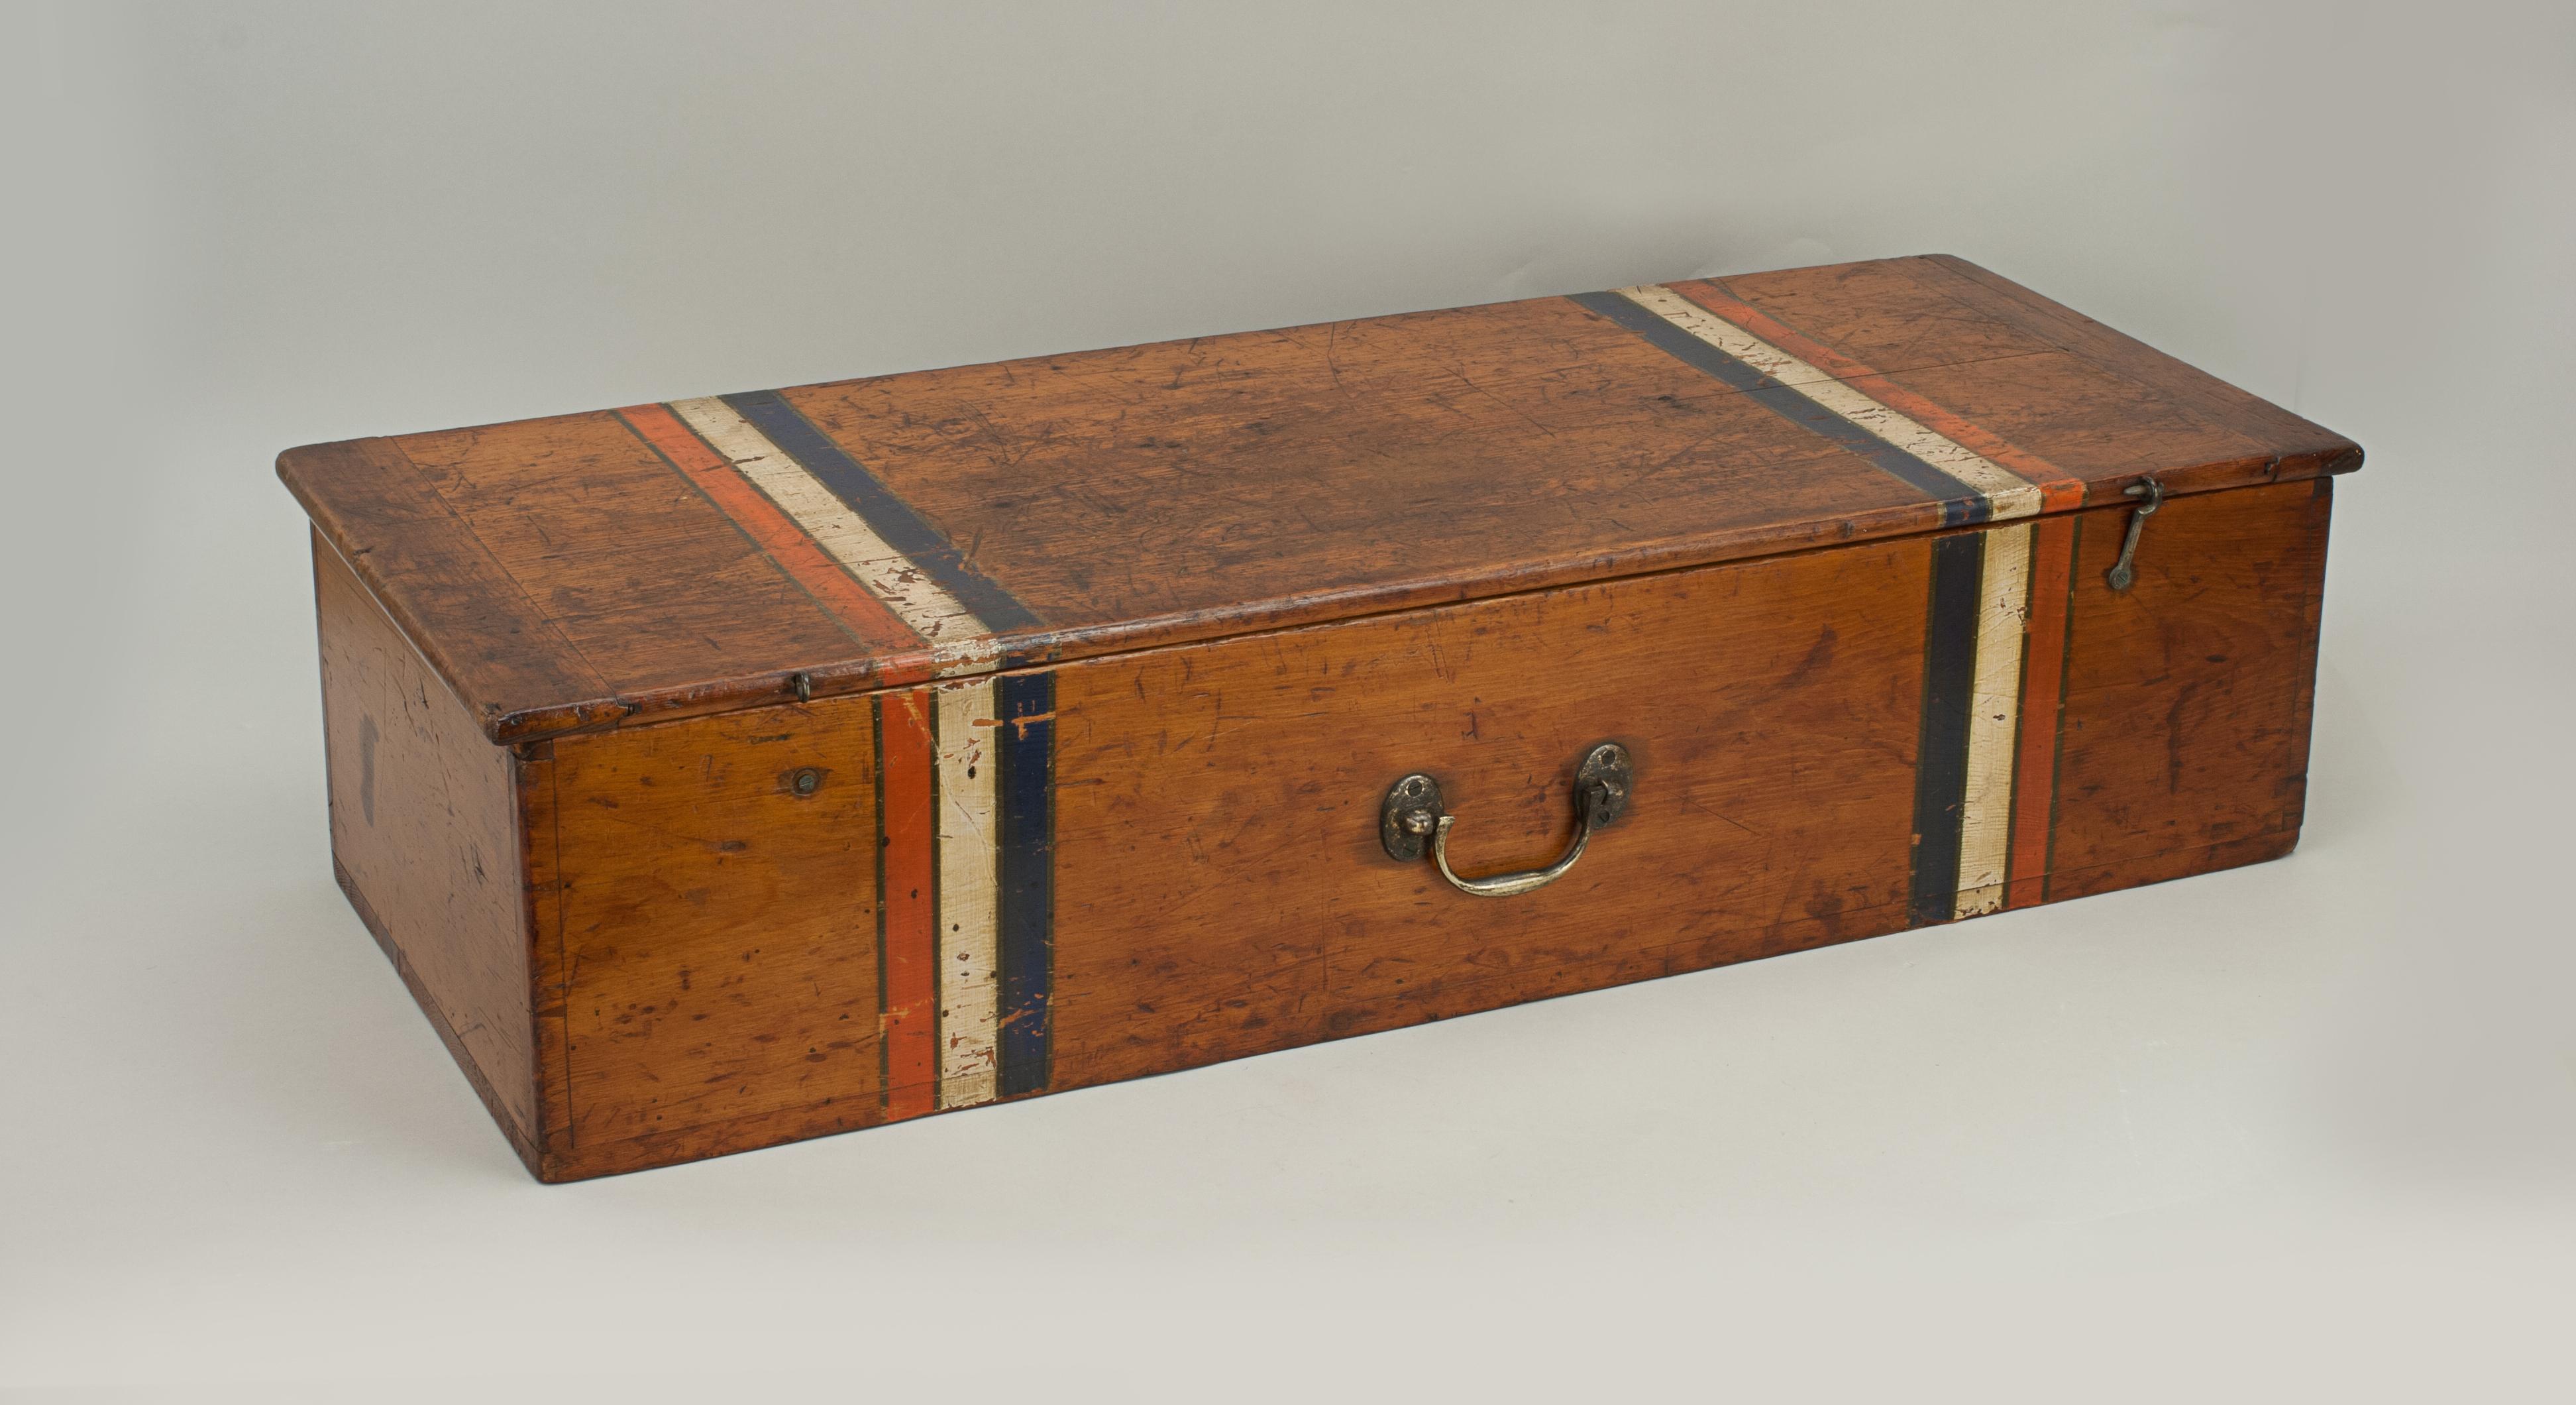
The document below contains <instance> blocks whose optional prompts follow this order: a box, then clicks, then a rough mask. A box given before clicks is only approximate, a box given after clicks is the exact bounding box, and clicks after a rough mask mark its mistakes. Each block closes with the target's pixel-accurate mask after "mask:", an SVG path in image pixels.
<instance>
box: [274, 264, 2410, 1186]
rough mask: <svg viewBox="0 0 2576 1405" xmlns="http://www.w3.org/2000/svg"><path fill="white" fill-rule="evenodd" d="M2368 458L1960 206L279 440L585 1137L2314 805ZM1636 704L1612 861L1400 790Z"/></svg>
mask: <svg viewBox="0 0 2576 1405" xmlns="http://www.w3.org/2000/svg"><path fill="white" fill-rule="evenodd" d="M2359 459H2360V454H2359V450H2358V449H2356V448H2354V447H2353V446H2352V445H2351V444H2350V443H2349V442H2348V441H2346V440H2344V439H2342V438H2341V437H2339V436H2336V435H2334V434H2332V433H2330V432H2328V431H2325V430H2323V429H2320V428H2318V427H2316V426H2314V425H2311V424H2308V423H2307V422H2306V421H2304V420H2302V419H2300V418H2298V417H2297V416H2295V415H2293V414H2290V413H2289V412H2287V411H2284V410H2281V409H2279V408H2277V407H2274V406H2271V405H2268V404H2265V403H2263V402H2262V401H2260V400H2257V399H2255V398H2254V397H2251V396H2248V395H2246V394H2244V393H2243V392H2241V391H2238V390H2235V389H2233V388H2232V387H2229V386H2226V385H2224V384H2223V383H2221V382H2219V381H2217V380H2215V379H2213V378H2211V377H2208V376H2206V375H2204V374H2202V373H2200V372H2198V371H2196V370H2193V369H2192V368H2190V367H2188V366H2185V365H2182V364H2181V363H2179V362H2176V361H2174V360H2172V359H2171V358H2168V357H2165V356H2162V355H2161V354H2159V353H2157V352H2155V351H2153V350H2152V349H2150V348H2147V347H2145V346H2143V345H2142V344H2140V343H2138V342H2136V341H2134V340H2131V339H2129V338H2127V337H2124V336H2122V335H2121V334H2119V333H2117V332H2114V331H2112V330H2111V329H2109V328H2106V327H2103V326H2101V325H2100V324H2099V323H2095V322H2093V321H2091V320H2090V319H2087V318H2084V317H2082V316H2081V315H2079V314H2077V313H2074V312H2072V311H2070V310H2068V309H2066V308H2063V307H2060V306H2058V305H2057V304H2055V303H2052V302H2050V301H2048V300H2047V299H2045V298H2043V297H2040V296H2039V295H2038V294H2035V293H2032V292H2030V291H2029V290H2027V289H2023V288H2020V287H2017V286H2016V285H2013V284H2011V283H2010V282H2008V281H2006V280H2003V279H2001V278H1998V277H1996V276H1995V275H1993V274H1991V273H1989V272H1987V271H1985V270H1982V269H1978V268H1976V267H1974V266H1973V265H1969V264H1965V263H1963V262H1961V261H1958V260H1955V259H1948V258H1942V257H1931V258H1920V259H1893V260H1881V261H1875V262H1870V263H1861V264H1848V265H1841V266H1837V267H1831V268H1817V269H1797V270H1788V271H1784V272H1778V273H1766V274H1755V275H1747V276H1742V277H1734V278H1725V279H1717V280H1695V281H1685V282H1681V283H1675V284H1670V285H1660V286H1653V287H1642V288H1636V289H1627V290H1620V291H1617V292H1613V293H1601V294H1581V295H1577V296H1573V297H1566V298H1542V299H1533V300H1529V301H1526V302H1518V303H1507V304H1498V305H1494V306H1488V307H1479V308H1467V309H1459V310H1454V311H1447V312H1434V313H1418V314H1410V315H1405V316H1396V317H1385V318H1372V319H1363V320H1360V321H1354V322H1346V323H1338V324H1333V325H1329V326H1320V327H1309V328H1291V329H1287V330H1284V331H1275V332H1260V333H1247V334H1240V335H1234V336H1224V337H1208V338H1201V339H1197V340H1193V341H1188V342H1174V343H1166V344H1160V345H1155V346H1146V347H1130V348H1122V349H1116V350H1110V351H1098V352H1083V353H1075V354H1069V355H1063V356H1051V357H1039V358H1032V359H1029V360H1025V361H1019V362H1011V363H1005V364H1001V365H994V366H977V367H965V368H958V369H952V370H945V371H930V372H920V373H914V374H908V375H900V376H888V377H879V378H875V379H870V380H861V381H849V382H840V383H835V384H829V385H819V386H807V387H801V388H794V389H789V390H785V391H758V392H743V393H738V394H730V395H724V396H716V397H700V398H696V399H684V400H679V401H673V402H666V403H662V404H655V405H639V406H629V407H626V408H623V409H619V410H615V411H606V412H599V413H592V414H580V415H567V416H560V417H556V418H551V419H543V420H532V421H526V422H522V423H517V424H509V425H498V426H488V427H484V428H480V429H468V430H454V431H442V432H437V433H426V434H414V435H408V436H402V437H399V438H390V439H367V440H356V441H350V442H347V443H341V444H332V445H321V446H314V447H311V448H307V449H299V450H293V451H290V452H289V453H288V454H286V455H285V456H283V458H282V459H281V461H280V472H281V474H282V476H284V477H285V479H286V480H287V482H288V484H289V486H290V487H291V488H292V489H293V490H294V491H295V492H296V494H297V496H298V497H299V499H300V500H301V501H302V502H303V503H304V504H305V506H306V507H307V509H308V510H309V511H310V513H311V515H312V518H313V522H314V553H315V572H316V599H317V614H318V617H319V621H320V628H321V635H322V662H323V681H324V695H325V722H326V733H327V738H326V740H327V755H328V758H329V763H330V796H331V806H332V842H333V850H334V858H335V868H336V870H337V873H338V875H339V878H340V881H341V884H342V886H343V887H344V888H345V889H346V890H347V892H348V893H349V896H350V899H351V901H352V903H353V905H354V906H355V907H356V908H357V909H358V911H359V913H360V915H361V916H362V918H363V919H364V921H365V923H366V925H367V926H368V928H369V929H370V931H372V932H373V933H374V934H375V936H376V938H377V940H378V941H379V942H380V943H381V944H383V946H384V947H385V949H386V951H387V953H388V954H389V955H390V956H391V957H392V958H393V962H394V965H395V967H396V969H397V970H398V971H399V973H400V975H401V978H402V979H403V980H404V981H405V982H406V984H407V985H408V986H409V988H410V989H411V991H412V993H413V994H414V996H415V997H416V998H417V999H418V1000H419V1002H420V1003H421V1005H422V1007H423V1008H424V1010H425V1011H427V1012H428V1014H429V1017H430V1020H431V1023H432V1024H433V1026H434V1027H435V1028H436V1029H437V1031H438V1033H439V1035H440V1037H441V1038H442V1039H443V1040H444V1041H445V1042H446V1043H447V1046H448V1048H449V1049H450V1051H451V1052H452V1053H453V1054H454V1056H455V1057H456V1059H457V1060H458V1062H459V1063H460V1064H461V1065H462V1066H463V1067H464V1069H465V1071H466V1074H467V1076H468V1078H469V1079H470V1080H471V1081H472V1083H473V1085H474V1086H475V1088H476V1090H477V1091H478V1093H479V1094H480V1095H481V1096H482V1097H483V1099H484V1100H485V1102H486V1104H487V1105H488V1106H489V1107H490V1108H491V1110H492V1114H493V1116H494V1118H495V1120H496V1122H498V1123H499V1124H500V1126H501V1128H502V1129H503V1131H504V1133H505V1134H506V1135H507V1136H508V1138H509V1139H510V1141H511V1143H512V1145H513V1146H514V1147H515V1148H517V1150H518V1151H519V1153H520V1154H521V1155H522V1157H524V1158H525V1159H526V1161H527V1163H528V1165H529V1166H530V1168H531V1169H532V1170H533V1171H534V1172H535V1173H536V1174H537V1175H539V1176H540V1177H541V1178H544V1179H547V1180H568V1179H577V1178H580V1177H584V1176H593V1175H602V1174H610V1173H615V1172H621V1171H628V1170H634V1169H638V1168H642V1167H647V1166H655V1165H664V1164H669V1163H672V1162H675V1161H683V1160H688V1159H691V1158H695V1157H700V1156H707V1155H714V1154H719V1153H723V1152H729V1151H738V1150H743V1149H747V1148H751V1147H758V1146H766V1145H771V1144H774V1143H777V1142H781V1141H787V1140H792V1139H795V1138H799V1137H807V1136H816V1135H822V1134H826V1133H831V1132H838V1131H844V1130H849V1129H852V1128H857V1127H865V1126H870V1125H875V1124H878V1123H881V1122H886V1121H898V1120H902V1119H905V1118H909V1117H915V1116H922V1115H928V1114H931V1113H935V1112H941V1111H947V1110H953V1109H957V1108H962V1107H971V1106H975V1105H977V1104H980V1103H985V1102H990V1101H997V1100H1008V1099H1010V1098H1015V1097H1021V1096H1027V1095H1031V1094H1034V1093H1041V1092H1046V1091H1054V1090H1061V1089H1067V1088H1075V1087H1082V1086H1086V1085H1090V1084H1097V1083H1102V1082H1108V1081H1113V1080H1117V1079H1123V1078H1131V1077H1137V1076H1141V1075H1145V1074H1152V1073H1158V1072H1165V1071H1170V1070H1174V1069H1180V1068H1186V1067H1191V1066H1194V1065H1198V1064H1204V1063H1208V1062H1212V1061H1215V1060H1220V1059H1228V1058H1235V1057H1241V1056H1245V1055H1250V1054H1256V1053H1260V1052H1264V1051H1268V1050H1274V1049H1280V1048H1285V1047H1289V1046H1293V1045H1297V1044H1302V1043H1307V1042H1311V1041H1315V1040H1320V1039H1329V1038H1338V1037H1342V1036H1346V1035H1353V1034H1360V1033H1365V1032H1369V1031H1373V1030H1383V1029H1389V1028H1394V1027H1398V1026H1402V1025H1406V1024H1411V1023H1416V1022H1419V1021H1423V1020H1431V1019H1440V1018H1446V1017H1448V1016H1452V1015H1458V1014H1464V1013H1468V1012H1472V1011H1478V1010H1486V1009H1492V1008H1495V1007H1498V1006H1503V1005H1508V1004H1512V1003H1516V1002H1520V1001H1526V1000H1533V999H1541V998H1546V997H1550V996H1555V995H1562V994H1567V993H1571V992H1575V991H1582V990H1589V989H1594V988H1598V987H1601V986H1605V985H1611V984H1615V983H1618V982H1622V981H1629V980H1637V979H1644V978H1648V977H1652V976H1658V975H1663V974H1669V973H1672V972H1677V971H1683V970H1691V969H1697V968H1700V967H1706V966H1711V965H1718V964H1723V963H1726V962H1732V961H1741V960H1747V959H1752V958H1756V957H1761V956H1766V955H1772V954H1776V953H1780V952H1785V951H1793V950H1798V949H1801V948H1805V947H1812V946H1816V945H1820V944H1824V943H1828V942H1835V941H1843V940H1850V939H1854V938H1860V937H1867V936H1872V935H1877V934H1880V933H1885V932H1890V931H1895V930H1898V929H1900V928H1904V927H1909V926H1921V925H1926V924H1930V923H1937V922H1947V921H1951V920H1955V919H1958V918H1963V917H1973V916H1976V915H1979V914H1983V913H1987V912H1993V911H1997V910H2000V909H2003V908H2006V907H2020V906H2027V905H2030V904H2033V903H2037V902H2044V901H2057V900H2063V899H2067V898H2074V897H2081V896H2084V895H2087V894H2091V893H2097V892H2103V891H2107V890H2110V889H2114V888H2120V887H2126V886H2130V885H2134V884H2138V883H2145V882H2154V881H2160V880H2162V879H2166V878H2173V877H2179V876H2183V875H2186V874H2191V873H2198V872H2205V871H2208V870H2210V869H2213V868H2220V867H2225V866H2228V865H2231V864H2238V863H2250V862H2256V861H2260V860H2263V859H2267V858H2273V857H2277V856H2279V855H2281V854H2283V853H2286V852H2288V850H2289V849H2290V847H2291V846H2292V845H2294V844H2295V843H2296V842H2297V837H2298V832H2299V826H2300V824H2301V822H2302V818H2303V806H2304V801H2305V770H2306V764H2307V744H2308V728H2309V713H2310V708H2311V705H2312V700H2313V696H2314V672H2315V650H2316V643H2317V637H2318V624H2319V611H2320V608H2321V601H2322V595H2323V585H2324V565H2325V543H2326V535H2327V530H2328V524H2329V509H2330V505H2331V489H2330V484H2331V478H2330V477H2329V476H2328V475H2331V474H2334V473H2340V472H2344V471H2347V470H2349V469H2351V468H2353V467H2354V466H2356V465H2357V464H2358V463H2359ZM2148 475H2153V476H2154V477H2155V478H2156V479H2157V481H2158V482H2159V483H2160V484H2162V485H2163V487H2164V489H2165V490H2166V491H2167V493H2168V494H2169V498H2168V501H2167V502H2166V503H2165V505H2164V506H2163V507H2162V508H2161V510H2160V511H2158V512H2157V513H2156V514H2155V515H2154V516H2153V517H2152V518H2151V519H2149V525H2148V527H2147V530H2146V532H2145V534H2144V538H2143V545H2142V548H2141V551H2140V553H2139V557H2138V560H2137V581H2136V584H2135V586H2134V587H2133V588H2131V589H2129V590H2127V591H2125V592H2121V591H2114V590H2112V589H2111V588H2110V587H2109V586H2108V585H2107V584H2106V582H2105V581H2104V579H2103V573H2104V570H2105V569H2106V567H2107V566H2108V564H2109V562H2110V560H2111V558H2112V557H2113V555H2114V554H2116V552H2117V551H2118V550H2119V546H2120V541H2121V538H2122V536H2123V534H2124V532H2125V530H2126V528H2127V527H2128V526H2129V524H2130V522H2131V520H2132V518H2131V512H2130V505H2129V500H2128V499H2126V498H2124V497H2123V496H2122V490H2123V489H2125V488H2129V487H2131V486H2133V485H2135V484H2136V483H2137V480H2139V479H2140V478H2142V477H2144V476H2148ZM1603 740H1616V741H1618V742H1621V743H1622V744H1624V745H1625V746H1627V747H1628V748H1629V750H1630V752H1631V754H1632V755H1633V757H1634V758H1635V763H1636V767H1637V784H1636V789H1635V792H1634V797H1633V800H1632V803H1631V805H1630V808H1629V811H1628V813H1627V815H1626V816H1625V817H1624V818H1623V819H1622V820H1621V821H1620V822H1619V823H1618V825H1617V826H1615V827H1614V828H1612V829H1610V830H1609V831H1607V832H1605V833H1603V834H1602V835H1600V836H1598V837H1597V838H1596V839H1595V841H1594V843H1593V846H1592V848H1591V850H1590V851H1589V852H1588V853H1587V855H1586V857H1585V858H1584V860H1583V862H1582V864H1581V865H1580V866H1579V867H1578V868H1577V869H1576V870H1575V871H1574V873H1573V874H1572V875H1571V876H1569V877H1567V878H1566V879H1565V880H1564V881H1562V882H1560V883H1558V884H1556V885H1554V886H1551V887H1548V888H1544V889H1541V890H1538V891H1536V892H1532V893H1527V894H1523V895H1521V896H1518V897H1515V898H1512V899H1509V900H1506V901H1502V902H1495V901H1490V900H1486V899H1481V898H1475V897H1470V896H1467V895H1464V894H1461V893H1458V892H1455V891H1453V890H1452V889H1450V888H1449V887H1447V886H1446V885H1445V884H1444V883H1442V882H1441V881H1440V880H1439V879H1438V877H1437V875H1436V873H1435V871H1434V870H1433V869H1432V867H1431V866H1430V865H1429V864H1428V863H1426V862H1414V863H1398V862H1396V861H1394V860H1392V859H1390V858H1388V857H1387V855H1386V854H1385V853H1384V852H1383V850H1382V848H1381V847H1380V844H1379V839H1378V823H1377V821H1378V814H1377V811H1378V806H1379V803H1380V800H1381V798H1382V796H1383V795H1384V794H1385V791H1386V787H1387V786H1388V785H1389V784H1390V783H1391V782H1392V781H1393V780H1394V779H1395V778H1396V777H1398V776H1400V775H1403V774H1405V773H1407V772H1410V771H1415V770H1424V771H1429V772H1431V773H1433V774H1435V775H1436V776H1438V777H1439V778H1440V781H1441V784H1442V786H1443V788H1444V790H1445V791H1446V795H1447V801H1448V804H1449V807H1450V809H1451V812H1452V813H1453V814H1454V815H1455V816H1456V817H1457V829H1456V831H1455V833H1454V844H1453V850H1454V854H1455V857H1456V858H1457V860H1458V862H1459V864H1460V865H1461V866H1462V867H1463V868H1465V869H1466V870H1467V871H1469V872H1472V873H1479V874H1483V873H1493V872H1500V871H1504V870H1508V869H1517V868H1527V867H1534V866H1537V865H1539V864H1541V863H1544V862H1546V861H1547V860H1548V859H1550V858H1551V857H1553V856H1554V855H1555V854H1556V853H1557V852H1559V851H1560V850H1561V849H1562V848H1563V847H1564V845H1565V844H1566V843H1567V842H1568V840H1569V839H1570V837H1571V834H1572V829H1573V825H1574V807H1573V799H1572V793H1571V785H1572V774H1571V773H1572V769H1573V766H1574V764H1575V761H1576V759H1577V758H1578V757H1579V756H1580V755H1581V754H1582V753H1583V752H1584V751H1585V750H1586V749H1587V748H1589V747H1590V746H1591V745H1593V744H1594V743H1597V742H1600V741H1603Z"/></svg>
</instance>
